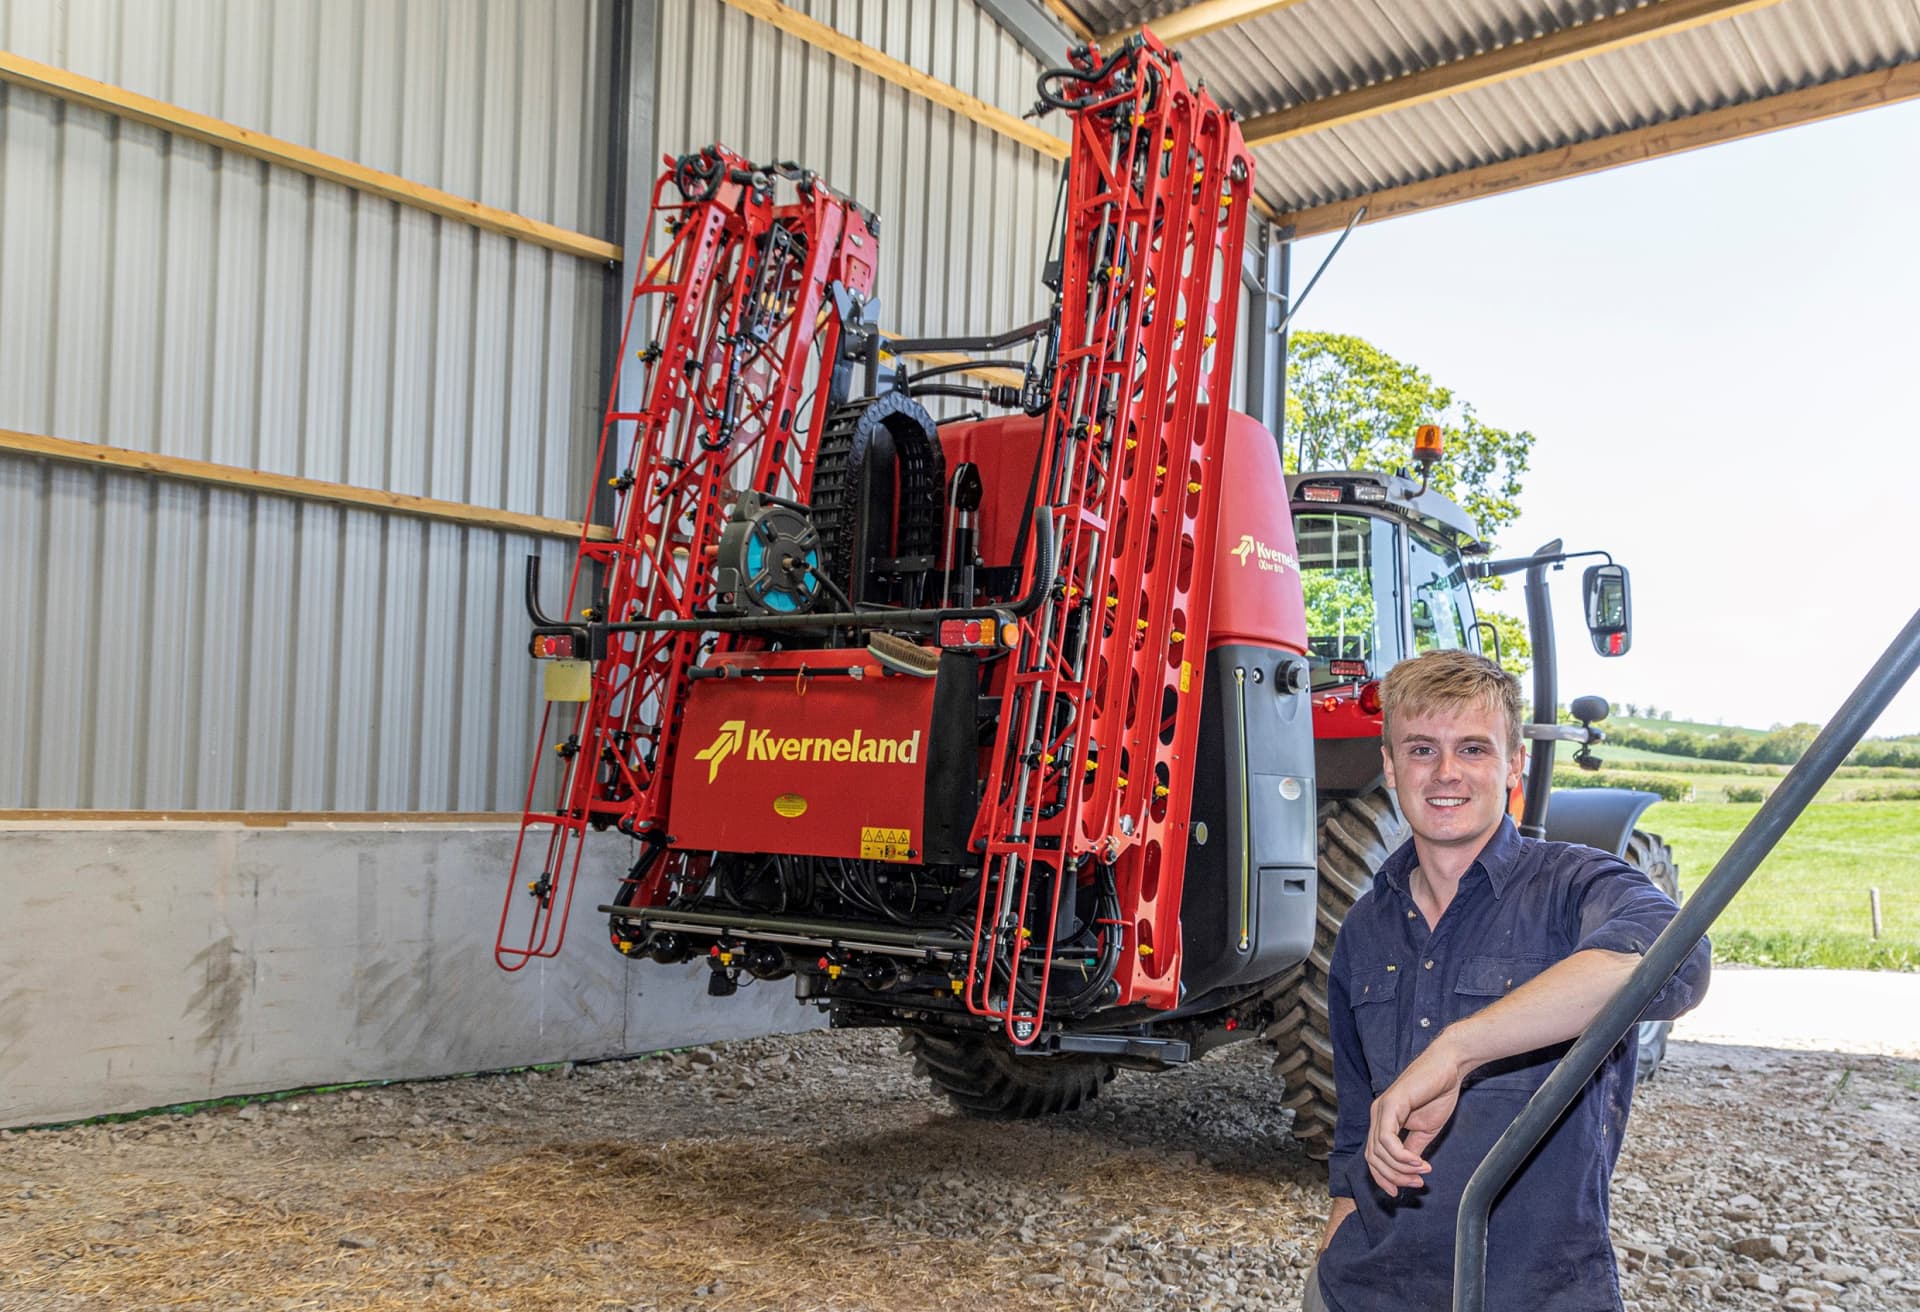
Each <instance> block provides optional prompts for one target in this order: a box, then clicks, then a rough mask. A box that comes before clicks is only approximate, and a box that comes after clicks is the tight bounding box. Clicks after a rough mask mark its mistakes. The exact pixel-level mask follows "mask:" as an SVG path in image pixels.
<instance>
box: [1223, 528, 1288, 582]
mask: <svg viewBox="0 0 1920 1312" xmlns="http://www.w3.org/2000/svg"><path fill="white" fill-rule="evenodd" d="M1231 554H1233V555H1235V556H1238V557H1240V565H1241V568H1243V569H1244V568H1245V567H1246V564H1247V559H1248V558H1249V557H1251V558H1253V559H1254V560H1257V561H1259V562H1260V568H1261V569H1264V570H1270V571H1273V572H1278V571H1280V570H1285V569H1290V570H1292V571H1294V573H1296V574H1297V573H1299V572H1300V562H1299V561H1298V560H1296V559H1295V558H1294V557H1292V556H1289V555H1288V554H1287V553H1286V552H1284V551H1281V550H1280V549H1279V548H1278V547H1270V546H1268V545H1267V544H1266V543H1264V542H1262V541H1260V540H1259V539H1258V538H1256V537H1254V536H1253V534H1251V533H1242V534H1241V535H1240V545H1239V546H1237V547H1235V548H1234V549H1233V551H1232V553H1231Z"/></svg>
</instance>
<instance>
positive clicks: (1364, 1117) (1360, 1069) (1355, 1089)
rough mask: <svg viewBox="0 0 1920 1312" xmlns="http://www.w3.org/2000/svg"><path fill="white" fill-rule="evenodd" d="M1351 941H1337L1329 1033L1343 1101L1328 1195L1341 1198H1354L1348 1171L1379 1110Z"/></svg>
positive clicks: (1329, 986) (1329, 1161)
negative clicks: (1360, 1022) (1359, 1014)
mask: <svg viewBox="0 0 1920 1312" xmlns="http://www.w3.org/2000/svg"><path fill="white" fill-rule="evenodd" d="M1346 946H1347V945H1346V936H1345V935H1344V934H1342V936H1341V937H1340V938H1339V939H1338V940H1336V941H1335V942H1334V945H1333V959H1332V960H1331V961H1330V962H1329V963H1328V966H1327V1030H1328V1037H1329V1038H1330V1039H1331V1040H1332V1044H1333V1082H1334V1091H1335V1094H1336V1095H1337V1096H1338V1098H1339V1100H1340V1109H1339V1115H1338V1118H1337V1119H1336V1120H1335V1122H1334V1127H1333V1152H1332V1153H1331V1154H1329V1155H1328V1157H1327V1192H1328V1194H1330V1195H1331V1196H1333V1197H1335V1198H1351V1197H1353V1185H1352V1183H1351V1182H1350V1180H1349V1172H1348V1168H1349V1166H1350V1165H1351V1163H1352V1161H1353V1159H1354V1158H1355V1157H1357V1156H1359V1154H1360V1149H1361V1148H1362V1147H1364V1146H1365V1144H1366V1141H1367V1126H1368V1125H1369V1124H1370V1123H1371V1116H1372V1111H1373V1083H1372V1081H1371V1079H1370V1078H1369V1077H1368V1074H1367V1059H1366V1055H1365V1053H1364V1052H1363V1051H1362V1049H1361V1047H1360V1031H1359V1029H1358V1028H1357V1027H1356V1026H1355V1025H1354V1023H1353V1000H1352V999H1351V998H1350V997H1349V996H1348V993H1347V970H1348V967H1347V952H1346Z"/></svg>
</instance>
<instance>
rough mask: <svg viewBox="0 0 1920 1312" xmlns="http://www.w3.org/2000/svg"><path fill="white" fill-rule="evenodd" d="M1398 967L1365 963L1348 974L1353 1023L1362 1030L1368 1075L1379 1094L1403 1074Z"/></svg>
mask: <svg viewBox="0 0 1920 1312" xmlns="http://www.w3.org/2000/svg"><path fill="white" fill-rule="evenodd" d="M1399 987H1400V968H1399V967H1398V966H1391V965H1388V966H1363V967H1360V968H1358V969H1356V970H1354V971H1352V972H1350V973H1349V974H1348V976H1347V1000H1348V1003H1349V1005H1350V1006H1351V1007H1352V1009H1353V1026H1354V1028H1355V1029H1356V1030H1358V1031H1359V1033H1360V1052H1361V1054H1362V1055H1363V1056H1365V1057H1366V1059H1367V1078H1368V1080H1369V1082H1370V1083H1371V1084H1372V1086H1373V1091H1374V1092H1375V1093H1379V1092H1380V1091H1381V1090H1382V1089H1385V1088H1386V1087H1387V1086H1388V1085H1389V1084H1392V1083H1393V1077H1394V1076H1396V1075H1398V1074H1399V1073H1400V1068H1399V1056H1400V1042H1399V1038H1400V1036H1399V1028H1400V1025H1399V1021H1400V1008H1399V1007H1398V1006H1396V1005H1395V1004H1394V997H1395V995H1396V994H1397V993H1398V992H1399Z"/></svg>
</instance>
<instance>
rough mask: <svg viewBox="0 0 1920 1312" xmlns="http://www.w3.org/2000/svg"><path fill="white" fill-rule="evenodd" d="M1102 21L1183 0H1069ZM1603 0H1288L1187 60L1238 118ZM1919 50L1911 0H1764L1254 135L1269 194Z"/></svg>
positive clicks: (1759, 92) (1323, 188) (1531, 145)
mask: <svg viewBox="0 0 1920 1312" xmlns="http://www.w3.org/2000/svg"><path fill="white" fill-rule="evenodd" d="M1073 7H1074V9H1075V11H1076V12H1078V13H1079V14H1080V15H1081V16H1082V17H1083V18H1085V19H1086V20H1087V22H1088V23H1089V25H1091V26H1092V27H1094V28H1096V29H1097V30H1100V31H1111V30H1115V29H1118V28H1121V27H1125V26H1127V25H1129V24H1132V23H1137V22H1140V21H1142V20H1143V19H1144V20H1146V21H1148V22H1149V23H1150V22H1151V21H1152V18H1153V17H1154V16H1156V15H1159V14H1164V13H1167V12H1171V11H1174V10H1177V9H1180V8H1182V7H1184V6H1183V5H1181V4H1169V3H1165V0H1162V2H1161V3H1157V4H1154V5H1141V4H1138V3H1133V2H1129V0H1074V4H1073ZM1637 7H1638V6H1635V5H1631V4H1621V3H1617V2H1616V0H1570V2H1567V3H1556V4H1542V3H1539V0H1450V3H1448V4H1445V5H1436V4H1433V3H1431V2H1430V0H1304V2H1303V3H1299V4H1295V5H1291V6H1289V7H1288V8H1285V9H1282V10H1279V11H1278V12H1275V13H1271V14H1267V15H1265V16H1263V17H1260V18H1256V19H1252V20H1249V21H1247V22H1244V23H1239V24H1236V25H1234V26H1233V27H1230V28H1226V29H1222V30H1220V31H1217V32H1213V33H1209V34H1207V35H1205V36H1200V37H1196V38H1194V39H1193V40H1191V41H1189V42H1186V43H1184V44H1183V45H1182V46H1181V47H1180V49H1181V51H1182V54H1183V57H1184V58H1185V59H1186V60H1187V61H1188V64H1187V67H1188V72H1189V74H1190V75H1197V76H1199V77H1201V78H1203V79H1204V80H1205V81H1206V83H1207V85H1208V87H1209V89H1211V90H1212V91H1213V93H1214V95H1215V96H1216V97H1218V98H1219V99H1220V101H1221V102H1222V103H1223V104H1227V105H1231V106H1232V107H1234V108H1235V109H1238V110H1239V111H1241V113H1243V114H1245V115H1247V116H1249V117H1252V116H1254V115H1258V114H1264V113H1270V112H1272V111H1275V110H1279V109H1284V108H1288V107H1291V106H1294V105H1298V104H1301V103H1303V102H1305V101H1309V100H1318V99H1321V98H1324V97H1326V96H1331V95H1336V94H1339V93H1341V92H1344V91H1349V90H1352V89H1354V88H1356V87H1361V86H1367V85H1371V84H1373V83H1377V82H1380V81H1383V80H1386V79H1389V78H1395V77H1402V76H1405V75H1406V74H1408V73H1413V72H1417V71H1420V70H1422V69H1427V68H1432V67H1434V66H1436V65H1440V64H1447V63H1452V62H1454V61H1456V60H1459V59H1464V58H1467V57H1469V56H1471V55H1476V54H1480V53H1482V52H1484V51H1488V50H1493V49H1497V48H1500V47H1504V46H1506V45H1510V44H1512V43H1514V42H1516V41H1524V40H1528V39H1531V38H1534V37H1537V36H1540V35H1544V34H1545V33H1547V32H1550V31H1558V30H1561V29H1564V28H1567V27H1571V26H1575V25H1578V24H1584V23H1589V22H1593V21H1595V20H1597V19H1601V18H1606V17H1609V16H1612V15H1614V14H1617V13H1621V12H1624V11H1626V10H1628V9H1633V8H1637ZM1916 58H1920V0H1897V2H1896V3H1887V2H1886V0H1781V2H1780V3H1778V4H1774V5H1770V6H1768V7H1766V8H1763V9H1758V10H1755V11H1753V12H1750V13H1744V14H1739V15H1736V16H1734V17H1730V18H1723V19H1720V20H1718V21H1715V22H1712V23H1709V24H1707V25H1705V26H1702V27H1697V28H1693V29H1690V30H1687V31H1682V32H1676V33H1674V34H1671V35H1668V36H1660V37H1655V38H1652V39H1650V40H1647V41H1644V42H1642V43H1640V44H1638V45H1634V46H1630V47H1627V48H1625V49H1621V50H1615V51H1611V52H1608V53H1605V54H1600V55H1595V56H1592V57H1590V58H1586V59H1581V60H1577V61H1575V62H1573V63H1570V64H1566V65H1562V66H1560V67H1557V68H1548V69H1542V70H1539V71H1537V72H1531V73H1527V74H1525V75H1523V76H1520V77H1517V78H1513V79H1511V80H1509V81H1506V82H1502V83H1499V84H1496V85H1493V86H1488V87H1482V88H1480V89H1477V90H1474V91H1467V92H1462V93H1459V94H1456V95H1452V96H1449V97H1447V98H1446V99H1444V100H1439V101H1434V102H1430V103H1427V104H1424V105H1417V106H1413V107H1410V108H1406V109H1399V110H1394V111H1391V112H1388V113H1385V114H1381V115H1379V116H1377V117H1374V118H1370V119H1363V120H1360V121H1357V122H1353V123H1348V124H1343V125H1340V126H1337V127H1331V128H1326V129H1322V130H1320V131H1316V132H1312V133H1309V134H1306V135H1304V136H1301V137H1296V138H1293V139H1291V140H1287V141H1282V142H1276V143H1274V144H1271V145H1268V146H1263V147H1260V148H1259V150H1258V152H1257V158H1258V160H1259V163H1260V175H1259V190H1260V193H1261V195H1262V196H1264V197H1265V198H1266V199H1267V200H1268V201H1270V202H1272V203H1273V204H1274V206H1275V207H1276V208H1278V209H1281V210H1296V209H1304V208H1307V207H1309V206H1313V205H1319V204H1325V203H1327V202H1330V201H1337V200H1344V199H1347V198H1350V197H1354V196H1360V195H1365V194H1366V193H1368V192H1372V191H1377V190H1379V189H1381V188H1384V187H1391V186H1397V185H1400V184H1404V183H1408V182H1414V181H1419V180H1422V179H1425V178H1431V177H1435V176H1438V175H1441V174H1445V173H1451V172H1456V171H1459V170H1462V169H1468V168H1473V167H1476V166H1478V165H1483V164H1491V163H1495V162H1498V161H1501V160H1507V159H1512V158H1514V157H1516V156H1521V155H1528V154H1533V153H1535V152H1538V151H1542V150H1549V149H1552V148H1555V147H1558V146H1564V145H1567V144H1570V143H1572V142H1578V141H1586V140H1590V139H1592V138H1595V137H1601V136H1606V135H1609V134H1611V133H1615V132H1623V131H1628V130H1631V129H1634V128H1640V127H1646V126H1649V125H1652V124H1656V123H1661V122H1666V121H1668V120H1672V119H1676V118H1683V117H1686V116H1688V115H1692V114H1697V113H1700V112H1703V111H1706V110H1711V109H1717V108H1720V107H1723V106H1728V105H1736V104H1742V103H1746V102H1750V101H1754V100H1759V99H1763V98H1765V97H1768V96H1772V95H1778V94H1781V93H1783V92H1787V91H1792V90H1796V89H1798V88H1801V87H1807V86H1812V85H1817V84H1820V83H1824V82H1831V81H1835V80H1837V79H1839V78H1844V77H1849V76H1852V75H1854V74H1857V73H1863V72H1868V71H1871V70H1874V69H1880V68H1887V67H1891V66H1893V65H1896V64H1902V63H1907V62H1910V61H1912V60H1915V59H1916Z"/></svg>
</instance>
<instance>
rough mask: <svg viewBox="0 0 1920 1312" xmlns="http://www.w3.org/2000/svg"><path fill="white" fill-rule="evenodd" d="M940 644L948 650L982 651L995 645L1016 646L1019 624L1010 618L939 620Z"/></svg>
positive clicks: (1018, 641)
mask: <svg viewBox="0 0 1920 1312" xmlns="http://www.w3.org/2000/svg"><path fill="white" fill-rule="evenodd" d="M940 645H941V646H942V647H945V648H946V649H947V650H948V651H982V650H989V649H992V648H995V647H1018V646H1019V645H1020V626H1019V625H1018V624H1015V623H1013V622H1012V621H1011V620H996V619H994V618H992V617H991V616H989V617H987V618H984V619H970V620H941V621H940Z"/></svg>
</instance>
